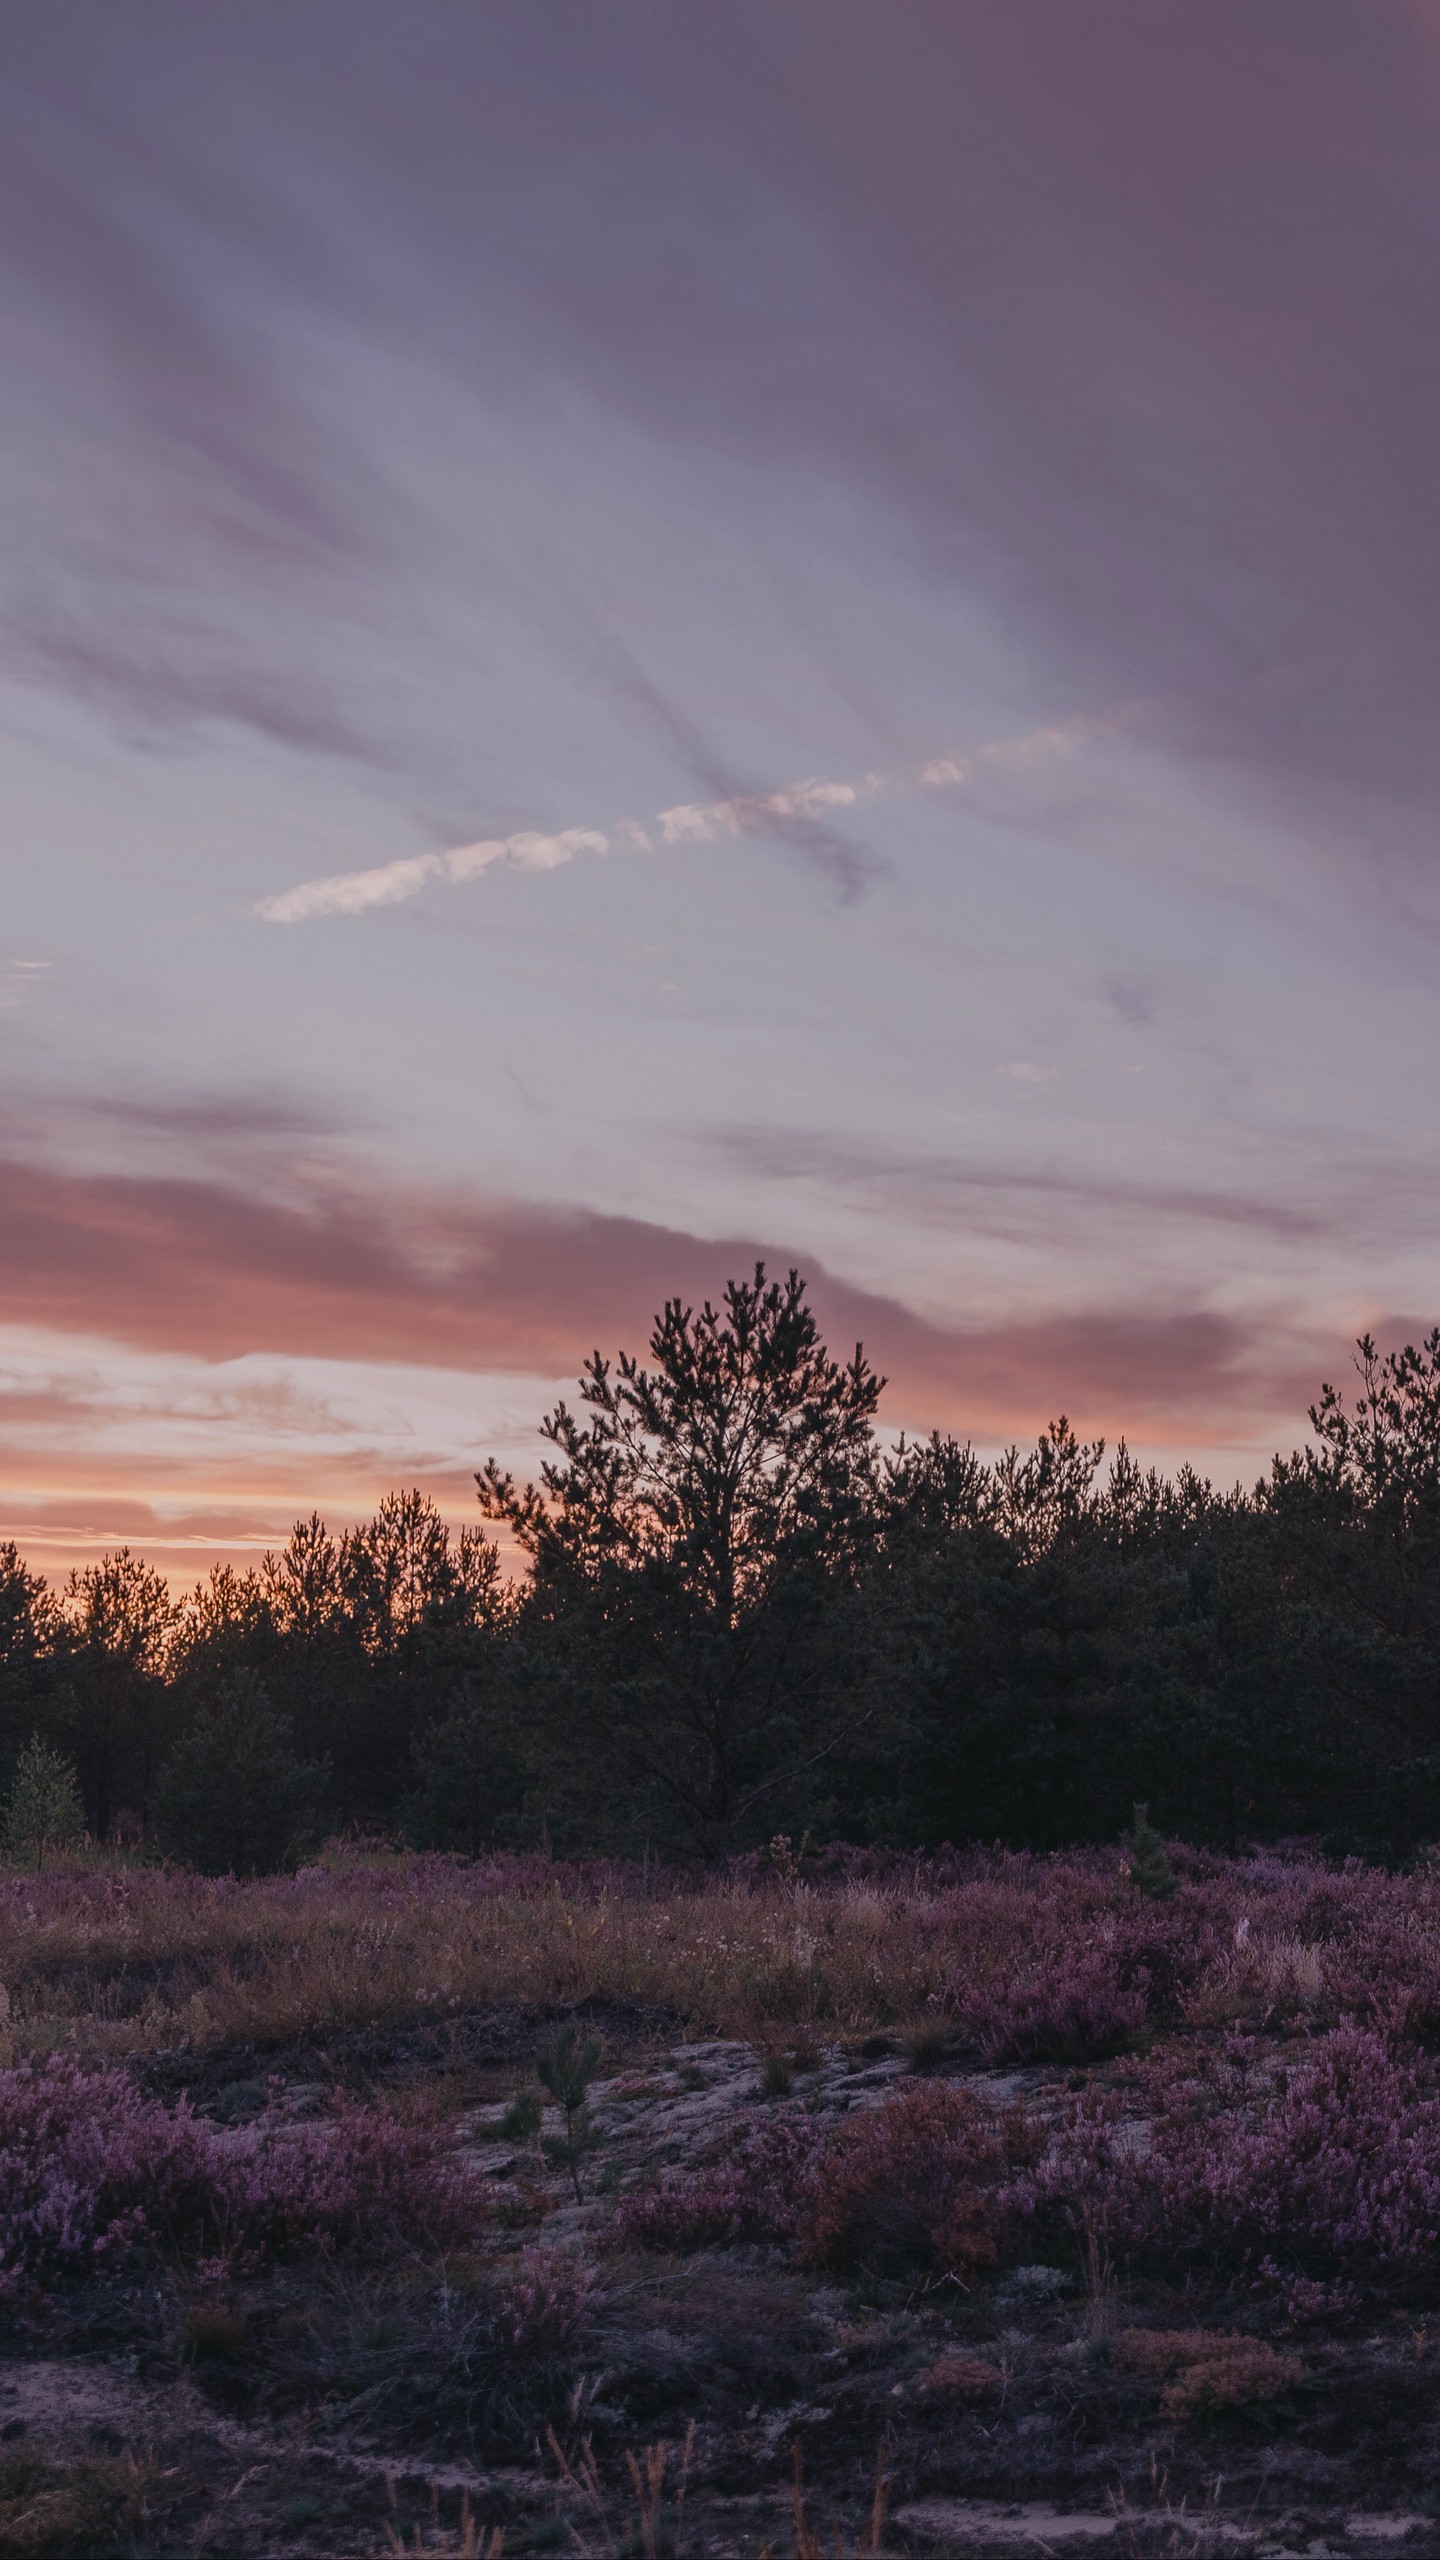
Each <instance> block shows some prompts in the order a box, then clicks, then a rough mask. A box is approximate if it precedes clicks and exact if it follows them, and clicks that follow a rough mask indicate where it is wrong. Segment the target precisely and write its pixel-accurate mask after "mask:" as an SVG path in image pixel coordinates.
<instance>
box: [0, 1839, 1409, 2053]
mask: <svg viewBox="0 0 1440 2560" xmlns="http://www.w3.org/2000/svg"><path fill="white" fill-rule="evenodd" d="M1178 1854H1179V1853H1177V1855H1178ZM1188 1866H1189V1870H1190V1873H1189V1875H1188V1877H1187V1878H1186V1879H1185V1887H1184V1890H1183V1891H1182V1900H1181V1904H1180V1905H1177V1904H1176V1903H1175V1902H1170V1903H1167V1904H1166V1905H1165V1906H1164V1907H1163V1909H1162V1910H1159V1911H1158V1912H1157V1911H1156V1910H1155V1908H1154V1906H1146V1905H1145V1904H1144V1903H1143V1902H1142V1901H1141V1900H1140V1899H1139V1897H1137V1896H1136V1895H1135V1894H1134V1891H1133V1889H1132V1888H1131V1887H1130V1886H1129V1885H1128V1884H1127V1882H1126V1880H1125V1878H1124V1876H1123V1874H1122V1872H1121V1869H1120V1863H1119V1860H1118V1857H1117V1855H1116V1853H1114V1852H1109V1853H1107V1852H1104V1851H1089V1852H1077V1853H1074V1854H1071V1855H1069V1856H1064V1857H1059V1858H1054V1859H1042V1858H1035V1857H1027V1856H1022V1855H1018V1854H1017V1855H1013V1856H1006V1855H1001V1854H998V1853H997V1854H988V1853H983V1852H977V1853H975V1854H974V1856H972V1857H969V1858H966V1859H963V1860H959V1859H956V1858H954V1857H953V1856H952V1857H951V1858H950V1859H949V1860H948V1861H947V1862H946V1865H945V1867H944V1868H943V1870H941V1874H942V1877H943V1880H942V1881H938V1882H934V1883H932V1882H930V1881H929V1880H928V1878H927V1874H926V1870H925V1868H924V1867H923V1865H917V1864H916V1863H915V1862H913V1861H905V1862H904V1864H903V1866H898V1867H897V1872H896V1874H895V1876H894V1878H893V1880H887V1879H886V1878H885V1877H883V1876H882V1877H880V1878H879V1879H878V1880H876V1879H874V1878H868V1877H865V1876H860V1877H858V1878H857V1877H852V1878H850V1879H848V1880H847V1879H846V1878H845V1877H844V1876H843V1875H842V1876H841V1878H840V1879H839V1880H838V1881H834V1882H827V1883H823V1884H818V1885H812V1884H809V1883H806V1882H804V1881H801V1880H795V1879H790V1878H776V1877H774V1876H770V1877H768V1878H767V1877H765V1876H764V1875H762V1876H760V1877H759V1878H747V1879H745V1880H743V1881H736V1882H730V1883H720V1882H715V1881H707V1880H704V1879H698V1880H696V1881H694V1882H689V1883H687V1882H684V1881H679V1882H677V1881H675V1880H673V1879H672V1880H671V1881H670V1882H669V1883H668V1884H667V1885H666V1887H665V1889H664V1890H659V1891H657V1890H654V1889H649V1890H647V1889H645V1886H646V1883H647V1882H648V1879H642V1877H641V1874H640V1871H639V1870H638V1869H637V1870H635V1871H634V1872H633V1873H630V1874H627V1873H625V1872H623V1871H620V1872H616V1873H611V1874H608V1875H606V1876H604V1877H602V1878H600V1879H599V1880H597V1879H596V1878H595V1877H594V1876H587V1875H586V1874H584V1873H582V1872H581V1871H578V1870H573V1869H564V1868H551V1867H548V1866H546V1865H545V1864H543V1863H542V1862H541V1861H540V1860H538V1859H514V1860H509V1861H506V1860H495V1861H493V1862H490V1863H488V1864H483V1865H480V1866H467V1865H464V1864H462V1863H461V1862H459V1861H452V1860H447V1859H442V1858H435V1857H419V1856H406V1855H400V1854H390V1853H386V1852H376V1853H371V1854H365V1855H356V1854H350V1853H345V1854H341V1853H334V1854H332V1855H330V1856H328V1857H327V1858H326V1859H324V1860H323V1861H321V1862H320V1863H319V1864H317V1865H316V1866H314V1867H312V1868H309V1869H306V1870H305V1871H303V1872H302V1873H301V1874H300V1875H299V1876H296V1877H276V1878H268V1879H262V1880H261V1881H259V1882H256V1883H250V1884H237V1883H234V1882H233V1881H230V1880H221V1881H219V1882H215V1881H211V1880H207V1879H205V1878H202V1877H196V1876H191V1875H187V1874H184V1873H177V1872H172V1871H167V1870H164V1869H162V1868H159V1867H147V1866H144V1865H140V1864H136V1863H133V1862H127V1861H124V1860H112V1861H108V1862H107V1861H104V1860H99V1859H96V1858H93V1857H92V1858H91V1859H89V1860H86V1861H77V1862H75V1863H74V1865H73V1867H72V1868H69V1869H65V1868H60V1867H56V1868H54V1869H51V1870H47V1871H46V1872H45V1873H44V1874H42V1875H36V1874H35V1873H34V1872H33V1871H29V1870H24V1869H20V1870H16V1869H11V1870H9V1871H8V1872H0V1987H3V1991H4V1993H5V1995H6V1997H7V1999H8V2015H6V2016H5V2017H4V2018H3V2026H0V2032H3V2036H4V2038H5V2040H6V2043H7V2046H8V2051H6V2052H4V2053H0V2060H5V2059H19V2058H22V2057H24V2056H25V2055H27V2054H30V2053H40V2054H43V2053H46V2052H48V2051H51V2050H53V2049H55V2048H56V2047H57V2046H60V2045H64V2046H65V2048H66V2049H67V2050H68V2051H71V2052H73V2053H76V2054H78V2055H79V2056H80V2057H81V2058H83V2059H86V2060H92V2061H98V2060H104V2059H110V2058H115V2059H122V2058H127V2057H129V2056H132V2055H138V2054H143V2053H145V2052H147V2051H153V2050H155V2049H157V2048H172V2049H173V2048H175V2047H184V2048H188V2049H190V2050H193V2051H199V2052H203V2051H205V2050H206V2049H210V2048H215V2047H218V2046H221V2045H225V2044H229V2043H232V2042H243V2043H255V2044H261V2045H267V2044H268V2045H285V2044H290V2043H299V2042H303V2041H305V2040H307V2039H311V2040H313V2039H316V2038H324V2037H327V2036H333V2035H334V2034H336V2033H339V2032H343V2031H346V2030H360V2031H363V2030H368V2029H376V2028H380V2029H384V2028H387V2027H396V2026H399V2025H409V2026H417V2025H425V2024H429V2025H431V2026H434V2027H438V2028H441V2029H443V2027H444V2025H445V2023H446V2021H447V2020H451V2019H454V2018H455V2017H457V2016H461V2015H464V2014H465V2013H467V2012H472V2011H475V2010H480V2009H488V2008H494V2007H497V2006H501V2005H504V2004H507V2003H532V2004H540V2005H543V2006H550V2007H554V2008H559V2009H566V2008H570V2007H572V2006H574V2005H575V2004H577V2003H580V2002H586V2001H589V2002H592V2003H596V2004H599V2005H602V2006H603V2005H607V2004H613V2005H619V2006H631V2007H637V2006H638V2007H641V2008H645V2009H651V2010H654V2011H657V2012H663V2013H665V2014H667V2015H668V2016H670V2017H672V2018H674V2019H675V2020H677V2021H683V2022H685V2023H687V2024H689V2025H690V2026H692V2027H693V2028H695V2029H696V2030H697V2031H699V2032H702V2033H704V2032H718V2033H722V2034H729V2035H736V2036H741V2037H745V2038H747V2039H750V2040H753V2041H754V2042H755V2043H756V2044H757V2046H758V2047H759V2048H760V2049H761V2050H762V2051H763V2052H766V2053H776V2054H784V2053H787V2052H788V2053H789V2054H790V2055H791V2056H792V2058H793V2064H794V2066H795V2067H803V2063H801V2061H800V2056H801V2055H802V2054H803V2053H804V2052H805V2051H806V2049H807V2039H808V2040H809V2043H810V2044H812V2045H813V2043H814V2040H815V2039H816V2038H817V2037H818V2038H820V2039H822V2040H824V2041H833V2040H835V2039H836V2038H837V2037H844V2036H864V2035H867V2034H875V2033H877V2032H885V2031H891V2032H893V2033H894V2034H896V2035H897V2036H898V2037H899V2038H900V2039H901V2040H902V2042H907V2043H908V2049H909V2052H910V2055H911V2057H912V2060H913V2062H914V2064H915V2066H916V2067H917V2068H919V2069H921V2070H925V2069H933V2068H934V2067H935V2064H936V2063H937V2062H938V2061H939V2060H940V2059H941V2058H942V2057H943V2055H944V2054H945V2053H946V2051H947V2050H948V2049H949V2048H950V2046H951V2045H952V2043H953V2040H954V2039H955V2037H956V2036H957V2034H958V2035H959V2036H960V2037H961V2038H962V2040H963V2038H964V2036H965V2034H966V2032H967V2018H968V2017H970V2016H973V2018H974V2020H975V2021H976V2022H977V2023H976V2025H975V2027H974V2028H973V2029H971V2030H970V2032H971V2033H972V2035H974V2034H978V2035H980V2037H981V2039H982V2041H984V2040H985V2039H987V2038H988V2039H989V2040H990V2041H991V2042H994V2043H995V2045H996V2051H997V2053H999V2054H1001V2055H1002V2057H1003V2053H1004V2050H1005V2046H1004V2031H1005V2019H1006V2017H1007V2015H1008V2016H1011V2017H1012V2018H1013V2019H1014V2020H1016V2021H1018V2022H1019V2023H1018V2024H1017V2025H1016V2026H1014V2028H1013V2029H1012V2033H1013V2034H1015V2035H1018V2034H1019V2033H1020V2030H1021V2028H1022V2027H1023V2029H1024V2033H1025V2035H1026V2036H1028V2037H1029V2038H1030V2040H1031V2042H1032V2043H1034V2042H1037V2039H1038V2045H1037V2049H1039V2050H1043V2049H1044V2037H1045V2035H1046V2034H1049V2035H1051V2036H1052V2038H1053V2037H1055V2036H1060V2042H1059V2043H1057V2044H1056V2046H1055V2052H1056V2056H1057V2058H1063V2048H1064V2038H1063V2035H1062V2034H1061V2028H1062V2027H1063V2025H1064V2021H1059V2022H1058V2023H1057V2022H1055V2021H1049V2020H1047V2019H1046V2018H1045V2017H1044V2016H1041V2018H1040V2023H1039V2026H1038V2027H1037V2025H1036V2021H1035V2019H1034V2018H1033V2017H1031V2015H1030V2013H1031V2012H1032V2011H1034V2010H1036V2008H1037V2003H1038V2004H1039V2009H1040V2010H1041V2011H1043V2010H1044V2005H1045V2001H1046V1999H1047V1998H1048V1997H1049V1996H1050V1991H1051V1986H1052V1984H1053V1982H1054V1980H1055V1978H1056V1975H1057V1970H1058V1969H1063V1967H1064V1966H1065V1965H1067V1964H1069V1963H1071V1962H1072V1961H1073V1960H1074V1959H1075V1956H1076V1951H1077V1950H1081V1951H1085V1953H1084V1961H1085V1963H1086V1964H1088V1965H1089V1966H1090V1967H1091V1969H1092V1970H1094V1969H1096V1968H1097V1967H1098V1968H1099V1969H1100V1970H1102V1971H1103V1970H1105V1968H1106V1967H1107V1966H1109V1965H1110V1963H1111V1961H1112V1957H1115V1956H1117V1955H1123V1954H1124V1953H1125V1950H1126V1949H1127V1948H1128V1950H1129V1957H1130V1959H1131V1960H1132V1969H1133V1964H1143V1965H1144V1966H1145V1968H1146V1970H1147V1972H1148V1974H1149V1976H1150V1980H1151V1999H1152V2006H1153V2005H1154V1998H1155V1991H1156V1988H1157V1985H1158V1983H1159V1981H1160V1977H1161V1975H1162V1974H1163V1971H1164V1968H1165V1966H1166V1964H1167V1963H1168V1962H1169V1961H1170V1959H1171V1955H1172V1954H1173V1951H1174V1949H1175V1947H1177V1946H1182V1945H1183V1947H1184V1948H1185V1949H1192V1948H1198V1947H1199V1945H1200V1943H1201V1940H1202V1939H1203V1938H1204V1937H1205V1934H1206V1933H1207V1932H1208V1934H1209V1941H1210V1944H1209V1951H1208V1954H1207V1955H1206V1959H1205V1962H1204V1965H1203V1967H1201V1968H1200V1972H1199V1974H1197V1976H1196V1979H1195V1980H1194V1981H1192V1982H1189V1983H1186V1982H1181V1983H1180V1984H1179V1985H1178V1986H1177V1987H1176V1991H1175V2000H1176V2001H1177V2002H1178V2003H1179V2004H1180V2005H1181V2006H1183V2005H1184V2003H1185V2002H1187V2001H1188V2002H1189V2003H1190V2004H1191V2010H1192V2015H1193V2020H1194V2023H1196V2024H1201V2023H1204V2024H1211V2023H1214V2024H1220V2023H1222V2022H1223V2023H1229V2022H1230V2021H1231V2020H1232V2019H1236V2020H1239V2019H1246V2018H1252V2017H1253V2018H1256V2019H1260V2018H1265V2019H1269V2020H1272V2021H1273V2020H1275V2019H1277V2018H1295V2019H1296V2020H1297V2021H1299V2022H1301V2023H1304V2024H1306V2025H1313V2024H1316V2023H1323V2022H1324V2020H1325V2017H1326V2015H1327V2012H1328V2010H1330V2009H1333V2006H1334V2000H1335V1997H1336V1995H1337V1986H1338V1987H1339V1990H1340V1992H1342V1993H1343V1989H1344V1983H1343V1976H1344V1973H1345V1966H1346V1962H1347V1961H1348V1958H1349V1952H1350V1951H1351V1950H1352V1949H1354V1948H1356V1947H1357V1946H1359V1945H1360V1943H1361V1941H1362V1940H1364V1939H1365V1938H1366V1937H1367V1935H1368V1937H1369V1938H1370V1939H1371V1940H1373V1941H1374V1942H1375V1944H1376V1948H1377V1967H1378V1970H1379V1971H1381V1972H1382V1973H1383V1972H1388V1971H1390V1969H1391V1964H1392V1960H1393V1959H1392V1957H1391V1956H1390V1955H1389V1954H1386V1955H1384V1957H1383V1958H1382V1957H1381V1955H1380V1951H1379V1942H1380V1940H1382V1939H1384V1940H1386V1942H1387V1945H1388V1946H1389V1947H1391V1948H1393V1947H1394V1946H1396V1945H1402V1946H1403V1949H1404V1963H1405V1978H1406V1979H1407V1980H1409V1981H1412V1982H1417V1981H1419V1980H1420V1979H1421V1977H1425V1978H1426V1979H1428V1980H1433V1981H1435V1982H1437V1983H1440V1882H1437V1880H1436V1877H1435V1876H1434V1875H1433V1874H1430V1873H1419V1874H1416V1875H1413V1876H1405V1877H1388V1876H1385V1875H1382V1874H1379V1873H1378V1872H1376V1871H1375V1870H1364V1871H1360V1872H1358V1873H1355V1872H1348V1871H1347V1872H1346V1873H1343V1874H1337V1873H1336V1872H1335V1871H1334V1870H1326V1869H1324V1868H1322V1867H1321V1866H1320V1865H1319V1864H1318V1862H1313V1863H1305V1862H1300V1861H1291V1862H1289V1863H1286V1862H1282V1861H1279V1860H1276V1859H1273V1858H1264V1857H1257V1858H1255V1859H1252V1860H1238V1861H1225V1860H1222V1859H1219V1858H1206V1857H1202V1856H1200V1855H1198V1854H1197V1853H1188ZM1167 1931H1168V1932H1169V1936H1168V1938H1167V1936H1166V1934H1165V1933H1166V1932H1167ZM1147 1933H1148V1934H1147ZM1157 1933H1158V1934H1157ZM1237 1933H1238V1936H1237ZM1152 1938H1153V1939H1154V1940H1155V1945H1154V1946H1152V1945H1151V1944H1150V1940H1151V1939H1152ZM1157 1950H1158V1952H1157ZM1157 1968H1158V1970H1157ZM1351 1970H1352V1971H1353V1966H1352V1968H1351ZM1202 1977H1203V1978H1202ZM1417 1996H1418V1995H1417ZM1007 2004H1009V2008H1008V2009H1007ZM1172 2005H1173V2004H1172ZM1347 2005H1350V2006H1351V2007H1352V2008H1353V2003H1350V2004H1347ZM997 2020H998V2021H999V2024H998V2025H997ZM1027 2049H1028V2048H1027ZM1016 2058H1023V2056H1021V2055H1020V2053H1019V2051H1018V2048H1017V2057H1016ZM781 2074H782V2066H781V2064H780V2063H779V2062H777V2063H776V2065H775V2072H774V2076H775V2078H776V2080H777V2081H778V2079H779V2078H780V2077H781Z"/></svg>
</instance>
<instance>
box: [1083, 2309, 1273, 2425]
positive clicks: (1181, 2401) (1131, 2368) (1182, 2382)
mask: <svg viewBox="0 0 1440 2560" xmlns="http://www.w3.org/2000/svg"><path fill="white" fill-rule="evenodd" d="M1115 2361H1116V2363H1117V2364H1118V2365H1119V2366H1120V2367H1121V2369H1122V2371H1124V2372H1126V2373H1138V2374H1144V2375H1145V2376H1146V2377H1147V2378H1148V2379H1150V2380H1151V2381H1156V2382H1159V2381H1164V2383H1165V2389H1164V2390H1163V2392H1162V2393H1161V2396H1160V2406H1161V2408H1162V2410H1163V2411H1164V2413H1165V2415H1166V2417H1167V2418H1181V2419H1183V2418H1195V2417H1202V2416H1204V2415H1205V2413H1206V2412H1207V2411H1209V2410H1217V2409H1243V2408H1261V2407H1264V2406H1265V2405H1266V2403H1267V2402H1270V2401H1273V2400H1278V2399H1280V2398H1281V2397H1282V2396H1283V2395H1284V2393H1285V2392H1287V2391H1289V2390H1291V2389H1292V2388H1293V2387H1294V2385H1295V2384H1296V2383H1297V2382H1300V2381H1302V2380H1303V2379H1304V2373H1305V2368H1304V2366H1303V2365H1302V2363H1301V2362H1300V2359H1299V2357H1298V2356H1288V2355H1282V2354H1280V2353H1279V2351H1278V2350H1277V2349H1276V2348H1274V2347H1271V2346H1267V2345H1266V2343H1265V2341H1264V2339H1263V2338H1244V2337H1237V2336H1236V2335H1235V2334H1234V2333H1233V2332H1232V2331H1228V2330H1223V2329H1126V2330H1123V2331H1122V2332H1121V2334H1120V2336H1119V2337H1118V2338H1117V2339H1116V2341H1115Z"/></svg>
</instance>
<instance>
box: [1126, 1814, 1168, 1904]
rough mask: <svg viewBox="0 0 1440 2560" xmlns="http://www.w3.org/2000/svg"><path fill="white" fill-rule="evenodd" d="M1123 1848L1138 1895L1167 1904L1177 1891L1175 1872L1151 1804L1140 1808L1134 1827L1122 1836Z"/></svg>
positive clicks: (1130, 1876) (1128, 1870)
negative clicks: (1141, 1894) (1151, 1816)
mask: <svg viewBox="0 0 1440 2560" xmlns="http://www.w3.org/2000/svg"><path fill="white" fill-rule="evenodd" d="M1120 1846H1121V1848H1122V1849H1123V1850H1124V1852H1125V1864H1126V1871H1127V1873H1128V1875H1129V1878H1130V1881H1131V1883H1132V1884H1133V1886H1134V1887H1135V1890H1136V1892H1137V1893H1143V1894H1145V1895H1146V1896H1147V1898H1148V1899H1149V1900H1150V1901H1151V1902H1167V1901H1168V1900H1169V1898H1170V1896H1171V1894H1172V1893H1173V1892H1174V1891H1175V1884H1176V1877H1175V1870H1174V1868H1173V1867H1172V1866H1171V1864H1170V1859H1169V1855H1168V1853H1167V1851H1166V1847H1165V1842H1164V1839H1163V1837H1162V1835H1161V1834H1160V1833H1159V1832H1158V1831H1157V1830H1156V1828H1155V1825H1154V1823H1153V1822H1152V1821H1151V1819H1150V1807H1149V1806H1148V1804H1137V1806H1136V1807H1135V1820H1134V1824H1133V1826H1132V1828H1131V1829H1130V1830H1129V1831H1122V1833H1121V1834H1120Z"/></svg>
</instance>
